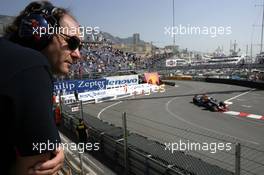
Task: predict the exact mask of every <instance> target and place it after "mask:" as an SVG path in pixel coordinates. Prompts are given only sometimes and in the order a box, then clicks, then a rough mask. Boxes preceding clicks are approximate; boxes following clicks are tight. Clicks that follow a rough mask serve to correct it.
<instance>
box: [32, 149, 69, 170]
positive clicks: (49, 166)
mask: <svg viewBox="0 0 264 175" xmlns="http://www.w3.org/2000/svg"><path fill="white" fill-rule="evenodd" d="M53 154H54V157H53V158H52V159H51V160H47V161H46V162H41V163H38V164H36V165H35V166H34V167H33V168H30V169H29V172H28V173H29V174H34V175H55V174H57V173H58V172H59V170H60V169H61V167H62V166H63V162H64V152H63V150H62V149H58V150H56V151H54V153H53Z"/></svg>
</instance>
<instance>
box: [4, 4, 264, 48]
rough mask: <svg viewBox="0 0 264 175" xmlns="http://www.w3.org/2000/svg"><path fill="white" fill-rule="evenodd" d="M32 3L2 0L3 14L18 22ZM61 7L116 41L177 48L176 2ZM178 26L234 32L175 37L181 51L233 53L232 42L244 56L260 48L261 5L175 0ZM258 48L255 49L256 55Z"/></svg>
mask: <svg viewBox="0 0 264 175" xmlns="http://www.w3.org/2000/svg"><path fill="white" fill-rule="evenodd" d="M29 2H30V1H22V0H21V1H12V0H1V6H0V14H5V15H12V16H15V15H17V14H18V13H19V11H20V10H21V9H23V8H24V7H25V6H26V5H27V4H28V3H29ZM51 2H52V3H53V4H54V5H56V6H61V7H66V8H69V9H70V10H71V11H72V13H73V14H74V16H75V17H76V18H77V19H78V20H79V21H80V23H81V25H84V26H92V27H95V26H98V27H100V30H102V31H105V32H109V33H111V34H112V35H114V36H119V37H128V36H132V34H133V33H140V38H141V39H143V40H145V41H148V42H151V41H152V42H153V43H154V44H155V45H158V46H164V45H169V44H172V43H173V38H172V37H170V36H169V35H165V34H164V32H165V29H164V27H166V26H172V0H83V1H81V0H54V1H51ZM174 2H175V26H179V25H183V26H188V25H189V26H194V27H197V26H198V27H208V28H209V27H211V26H216V27H228V26H230V27H231V31H232V33H231V34H230V35H225V34H224V35H219V36H217V37H215V38H212V37H211V36H210V35H198V34H196V35H190V34H189V35H176V44H177V45H179V46H180V48H182V49H184V48H188V49H189V50H197V51H203V52H212V51H214V50H215V49H216V48H217V47H218V46H223V48H224V50H225V52H228V50H229V47H230V40H232V41H234V40H236V41H237V43H238V47H239V48H241V49H242V51H243V52H245V51H246V45H247V44H249V45H250V43H251V41H252V43H253V44H259V43H260V31H261V27H253V25H260V24H261V19H262V7H260V6H256V5H260V4H261V3H263V1H262V0H221V1H219V0H175V1H174ZM258 51H259V46H258V45H253V52H258Z"/></svg>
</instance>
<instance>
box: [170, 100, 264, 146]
mask: <svg viewBox="0 0 264 175" xmlns="http://www.w3.org/2000/svg"><path fill="white" fill-rule="evenodd" d="M177 98H178V97H174V98H172V99H171V100H169V101H168V102H167V103H166V111H167V112H168V113H170V114H171V115H172V116H174V117H175V118H177V119H179V120H181V121H182V122H185V123H188V124H190V125H192V126H195V127H198V128H201V129H204V130H207V131H211V132H214V133H216V134H219V135H224V136H229V137H232V138H235V139H237V140H242V141H244V142H248V143H253V144H255V145H259V143H257V142H254V141H250V140H245V139H241V138H239V137H235V136H232V135H229V134H226V133H221V132H218V131H215V130H212V129H209V128H206V127H203V126H200V125H198V124H195V123H193V122H190V121H188V120H185V119H183V118H181V117H180V116H178V115H176V114H174V113H173V112H171V111H170V109H169V104H170V103H171V102H172V101H173V100H175V99H177Z"/></svg>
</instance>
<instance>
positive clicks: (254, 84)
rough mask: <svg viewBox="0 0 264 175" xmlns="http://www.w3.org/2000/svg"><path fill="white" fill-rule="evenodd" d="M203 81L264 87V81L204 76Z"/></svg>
mask: <svg viewBox="0 0 264 175" xmlns="http://www.w3.org/2000/svg"><path fill="white" fill-rule="evenodd" d="M205 81H206V82H209V83H224V84H233V85H238V86H245V87H251V88H257V89H264V82H256V81H247V80H234V79H218V78H205Z"/></svg>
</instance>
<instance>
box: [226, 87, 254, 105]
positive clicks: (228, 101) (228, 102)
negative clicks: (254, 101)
mask: <svg viewBox="0 0 264 175" xmlns="http://www.w3.org/2000/svg"><path fill="white" fill-rule="evenodd" d="M254 90H255V89H250V90H249V91H247V92H244V93H242V94H239V95H236V96H234V97H232V98H229V99H227V100H225V101H224V102H225V103H227V104H232V102H230V101H231V100H234V99H236V98H237V97H241V96H243V95H246V94H248V93H250V92H251V91H254Z"/></svg>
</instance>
